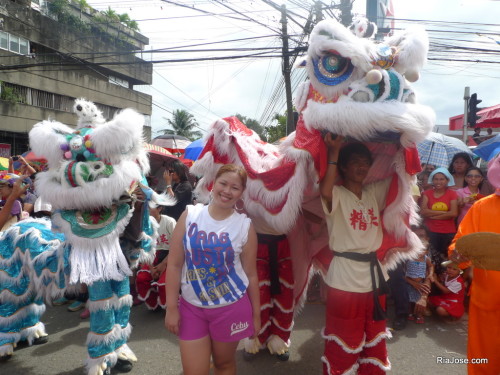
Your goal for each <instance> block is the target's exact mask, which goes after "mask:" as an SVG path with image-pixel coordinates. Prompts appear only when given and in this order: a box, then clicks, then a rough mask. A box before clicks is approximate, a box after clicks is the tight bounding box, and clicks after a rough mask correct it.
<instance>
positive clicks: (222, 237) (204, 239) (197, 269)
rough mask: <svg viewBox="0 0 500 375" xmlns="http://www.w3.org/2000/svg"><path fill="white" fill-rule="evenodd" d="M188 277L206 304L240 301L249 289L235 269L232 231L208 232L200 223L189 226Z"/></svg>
mask: <svg viewBox="0 0 500 375" xmlns="http://www.w3.org/2000/svg"><path fill="white" fill-rule="evenodd" d="M184 241H185V242H186V241H189V244H187V243H185V244H184V246H185V248H186V249H190V251H187V252H186V265H187V274H186V277H187V279H188V281H189V283H190V284H191V286H192V288H193V289H194V291H195V293H196V295H197V296H198V298H199V299H200V301H201V303H202V304H203V305H205V306H208V305H219V304H221V303H222V304H227V303H231V302H236V301H237V300H238V299H240V298H241V296H243V294H244V293H245V291H246V286H245V283H244V281H243V280H242V279H241V278H240V277H239V276H238V274H237V272H236V269H235V262H234V261H235V252H234V249H233V245H232V243H231V239H230V238H229V233H227V232H221V233H220V234H219V235H218V234H217V233H214V232H210V233H206V232H205V231H203V230H198V225H197V224H196V223H192V224H191V225H190V226H189V230H188V233H187V236H185V237H184Z"/></svg>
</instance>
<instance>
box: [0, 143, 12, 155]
mask: <svg viewBox="0 0 500 375" xmlns="http://www.w3.org/2000/svg"><path fill="white" fill-rule="evenodd" d="M0 157H2V158H10V145H9V144H7V143H0Z"/></svg>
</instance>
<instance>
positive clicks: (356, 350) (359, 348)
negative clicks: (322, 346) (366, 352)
mask: <svg viewBox="0 0 500 375" xmlns="http://www.w3.org/2000/svg"><path fill="white" fill-rule="evenodd" d="M321 337H323V339H325V340H327V341H335V343H337V345H339V346H340V347H341V348H342V349H343V350H344V351H345V352H346V353H350V354H356V353H360V352H361V351H362V350H363V346H364V345H365V338H364V337H363V340H362V341H361V343H360V344H359V345H358V346H357V347H356V348H354V349H353V348H351V347H350V346H348V345H347V344H346V343H345V342H344V341H343V340H342V339H341V338H340V337H338V336H337V335H325V328H323V329H322V330H321Z"/></svg>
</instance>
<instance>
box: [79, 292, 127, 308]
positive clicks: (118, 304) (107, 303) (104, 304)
mask: <svg viewBox="0 0 500 375" xmlns="http://www.w3.org/2000/svg"><path fill="white" fill-rule="evenodd" d="M132 304H133V298H132V296H131V295H130V294H127V295H125V296H123V297H121V298H118V297H117V296H116V295H113V296H112V297H111V298H106V299H103V300H99V301H91V300H89V301H88V302H87V308H88V309H89V311H90V312H91V313H92V312H96V311H102V310H112V309H113V310H118V309H121V308H122V307H123V306H129V307H130V306H132Z"/></svg>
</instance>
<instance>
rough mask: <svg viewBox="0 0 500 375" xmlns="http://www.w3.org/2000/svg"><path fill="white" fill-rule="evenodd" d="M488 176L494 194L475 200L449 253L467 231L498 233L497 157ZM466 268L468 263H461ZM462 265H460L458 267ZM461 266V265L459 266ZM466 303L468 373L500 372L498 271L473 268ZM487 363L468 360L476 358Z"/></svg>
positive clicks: (499, 191)
mask: <svg viewBox="0 0 500 375" xmlns="http://www.w3.org/2000/svg"><path fill="white" fill-rule="evenodd" d="M488 178H489V180H490V181H491V182H492V183H493V185H494V186H496V187H497V190H496V194H492V195H489V196H487V197H485V198H483V199H480V200H479V201H477V202H476V203H475V204H474V205H473V206H472V207H471V209H470V210H469V212H468V213H467V214H466V215H465V217H464V219H463V220H462V222H461V223H460V226H459V228H458V232H457V234H456V236H455V238H454V240H453V242H452V244H451V245H450V248H449V255H450V257H453V256H455V253H454V251H453V250H454V249H455V243H456V241H457V240H458V239H459V238H460V237H462V236H465V235H467V234H471V233H477V232H493V233H499V234H500V221H499V220H498V218H499V216H500V189H499V188H500V157H497V158H496V159H494V160H493V161H492V162H490V165H489V170H488ZM498 256H499V257H500V248H498ZM464 266H465V267H467V264H465V265H464ZM461 267H462V266H461ZM462 268H463V267H462ZM473 272H474V273H473V280H474V281H473V283H472V286H471V299H470V305H469V335H468V344H467V357H468V359H469V364H468V367H467V370H468V374H469V375H492V374H500V355H499V353H500V293H499V292H498V288H499V287H500V271H493V270H486V269H482V268H479V267H474V269H473ZM483 358H484V359H487V361H488V363H481V364H479V363H470V361H472V360H474V361H477V360H478V359H483Z"/></svg>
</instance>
